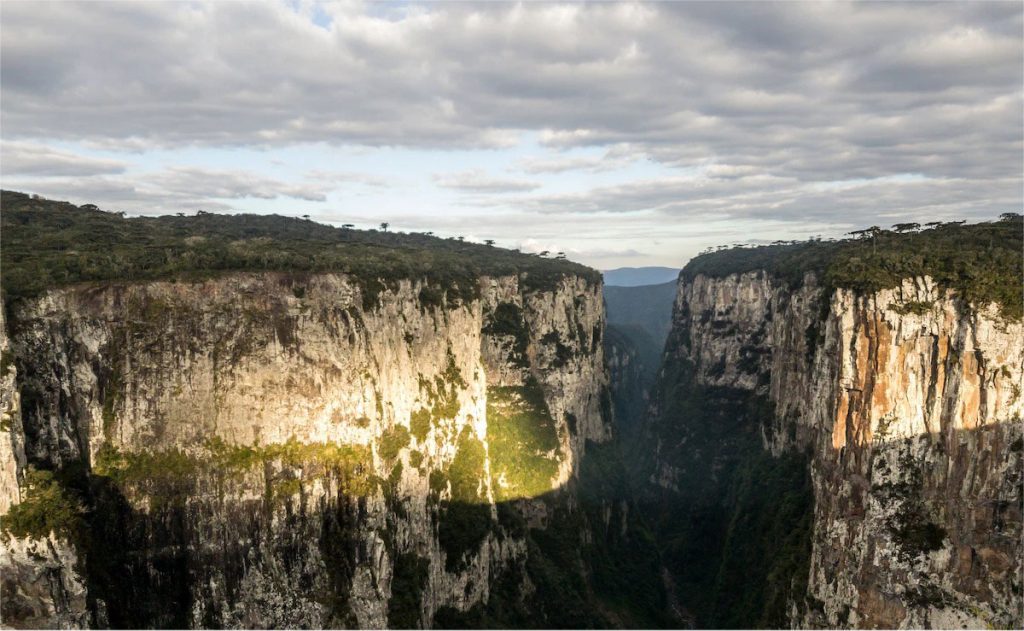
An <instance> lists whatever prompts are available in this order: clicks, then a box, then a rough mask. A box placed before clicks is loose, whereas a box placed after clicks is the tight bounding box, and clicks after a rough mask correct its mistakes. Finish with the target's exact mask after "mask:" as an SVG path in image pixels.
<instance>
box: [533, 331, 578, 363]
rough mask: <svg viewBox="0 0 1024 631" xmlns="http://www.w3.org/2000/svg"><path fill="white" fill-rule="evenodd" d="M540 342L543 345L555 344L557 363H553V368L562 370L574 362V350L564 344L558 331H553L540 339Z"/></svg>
mask: <svg viewBox="0 0 1024 631" xmlns="http://www.w3.org/2000/svg"><path fill="white" fill-rule="evenodd" d="M581 339H582V338H581ZM540 341H541V343H542V344H553V345H554V347H555V361H553V362H552V363H551V367H552V368H562V367H563V366H565V365H566V364H568V363H569V362H570V361H571V360H572V358H573V352H572V349H571V348H569V347H568V346H566V345H565V344H563V343H562V336H561V335H559V334H558V331H551V332H550V333H548V334H546V335H545V336H544V337H542V338H540Z"/></svg>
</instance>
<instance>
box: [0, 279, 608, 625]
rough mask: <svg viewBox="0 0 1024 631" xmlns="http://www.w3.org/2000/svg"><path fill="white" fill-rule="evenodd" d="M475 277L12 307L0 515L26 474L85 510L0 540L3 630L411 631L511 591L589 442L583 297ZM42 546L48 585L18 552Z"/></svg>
mask: <svg viewBox="0 0 1024 631" xmlns="http://www.w3.org/2000/svg"><path fill="white" fill-rule="evenodd" d="M479 282H480V292H479V298H477V299H474V300H469V301H466V302H461V301H459V300H455V299H452V301H451V302H449V301H448V299H446V298H444V297H443V293H442V292H439V291H436V290H435V289H434V288H432V287H429V286H423V285H421V284H419V283H413V282H409V281H401V282H399V283H398V285H397V289H385V290H383V291H381V292H380V293H379V294H377V295H368V294H367V293H366V291H365V290H363V289H361V288H360V287H361V286H360V285H358V284H355V283H352V282H350V281H349V280H348V279H347V278H346V277H345V276H343V275H333V274H318V275H296V274H270V273H247V274H242V273H238V274H230V275H225V276H222V277H220V278H218V279H215V280H208V281H204V282H194V283H181V282H151V283H144V284H127V285H112V284H103V285H98V286H94V287H84V286H79V287H74V288H67V289H56V290H50V291H48V292H46V293H44V294H43V295H42V296H40V297H38V298H34V299H30V300H24V301H20V302H18V303H17V304H16V305H15V307H14V309H13V314H12V315H13V317H12V318H11V322H9V323H8V324H7V327H6V328H7V331H6V332H5V337H4V338H3V344H4V346H5V348H6V347H7V345H8V344H9V351H7V352H5V355H4V357H5V358H10V360H11V361H10V362H9V363H10V367H9V368H5V372H4V377H3V378H4V381H3V384H2V385H3V387H4V390H3V397H4V398H3V403H4V406H5V412H4V413H5V424H4V432H3V433H2V434H0V439H2V440H0V455H2V456H3V457H4V458H3V463H2V465H3V470H2V473H0V483H2V485H3V498H2V500H0V501H2V502H4V505H3V510H4V511H7V510H8V509H9V508H11V506H12V505H13V506H14V507H15V508H17V507H18V506H20V507H21V509H20V510H21V512H20V513H9V516H10V515H15V514H18V515H26V514H34V513H32V511H33V510H34V509H36V508H44V507H43V506H41V505H39V506H36V504H38V503H39V502H41V501H42V500H40V499H39V498H38V497H35V496H33V494H32V493H31V492H30V490H29V489H28V488H27V487H26V480H27V479H28V478H27V476H31V475H32V474H33V472H35V471H56V472H58V474H60V475H58V478H59V482H60V484H61V485H62V487H63V488H65V489H67V490H68V494H67V497H76V498H86V500H87V501H85V503H86V504H87V507H86V509H85V510H84V511H81V516H80V518H76V519H78V521H76V522H74V523H72V524H70V525H69V527H68V528H67V533H66V536H65V537H63V538H58V537H56V536H50V537H49V538H48V539H43V540H42V541H43V542H44V543H40V539H38V538H37V539H35V540H34V542H33V540H32V539H31V538H30V537H21V538H19V537H10V536H8V537H7V538H6V540H5V543H4V556H3V558H2V561H3V564H4V568H3V570H4V571H3V574H4V581H5V583H4V602H5V604H4V612H3V614H4V615H3V617H4V622H5V623H7V624H22V625H26V624H42V623H43V621H44V619H45V618H46V616H47V615H49V616H50V618H49V623H51V624H61V625H84V624H95V625H103V626H105V625H113V626H140V627H145V626H176V627H211V626H225V627H231V626H244V627H276V626H301V627H331V626H358V627H363V628H367V627H372V628H376V627H383V626H386V625H391V626H428V625H430V624H432V623H433V622H434V621H435V615H442V614H443V615H445V616H448V617H449V618H450V617H451V616H457V615H459V614H460V612H467V611H468V610H470V609H473V608H474V606H476V607H480V606H481V605H483V604H485V603H488V602H489V601H491V600H493V599H494V597H495V594H494V592H495V590H496V589H500V590H501V591H502V594H501V597H502V598H511V597H513V596H514V598H513V600H515V599H518V600H519V601H523V600H524V599H526V598H527V597H529V595H530V593H531V590H532V589H534V587H533V584H534V583H535V581H531V578H530V577H529V570H530V567H531V566H530V563H531V561H530V554H531V553H530V547H531V545H532V544H531V539H530V536H529V534H528V533H531V532H534V529H540V530H542V529H544V528H545V527H546V526H547V525H548V521H549V520H550V519H551V518H552V515H554V514H556V513H559V512H564V511H566V510H569V511H570V512H571V504H572V502H568V503H567V501H566V500H567V497H569V496H572V495H573V493H574V491H572V489H573V488H575V485H576V480H577V478H578V476H579V472H580V466H579V465H580V463H581V460H582V459H583V457H584V454H585V452H586V451H587V445H588V444H590V445H599V444H601V443H604V442H606V441H607V440H608V439H609V438H610V437H611V429H610V425H609V422H610V416H609V411H608V408H609V405H608V403H607V392H606V389H607V376H606V374H605V368H604V358H603V351H602V344H601V336H602V332H603V329H604V314H603V309H602V306H601V294H600V287H599V286H598V285H594V284H591V283H589V282H587V281H585V280H583V279H580V278H578V277H573V276H568V277H566V278H564V279H563V280H562V281H560V283H559V284H558V286H557V288H555V289H554V290H552V291H533V292H526V291H524V290H522V288H521V287H520V283H519V279H518V278H517V277H515V276H509V277H499V278H488V277H483V278H481V279H480V281H479ZM449 295H450V294H449ZM8 336H9V338H10V339H9V341H8V339H7V337H8ZM7 363H8V362H7V360H5V366H6V365H7ZM19 394H20V409H19ZM7 419H10V420H9V421H8V420H7ZM19 481H20V483H21V489H20V490H19V484H18V482H19ZM36 495H38V493H37V494H36ZM609 510H611V507H609ZM616 510H620V509H616ZM610 517H611V514H610V513H609V519H610ZM623 519H624V518H623ZM14 521H15V520H12V519H10V517H9V522H11V523H13V522H14ZM608 523H609V524H611V523H612V522H611V521H609V522H608ZM595 525H596V526H599V527H605V526H607V525H608V524H595ZM612 525H614V524H612ZM585 526H586V527H584V528H582V532H583V534H582V535H581V536H586V532H588V528H589V525H587V524H585ZM616 528H617V526H616ZM46 541H50V545H49V550H50V551H51V552H52V555H51V559H50V560H48V561H47V562H46V563H44V564H43V565H45V566H46V567H48V568H49V569H48V570H46V571H48V572H49V574H48V575H47V576H50V577H52V576H55V575H56V576H62V577H65V578H64V579H62V580H61V581H57V583H59V585H57V586H56V587H54V584H55V583H54V581H53V580H49V582H48V583H47V582H46V581H43V580H42V579H39V578H38V576H35V575H33V576H29V575H28V574H27V572H29V569H28V565H26V564H24V563H22V564H21V565H19V563H21V560H22V559H23V557H25V554H26V553H24V552H23V551H22V548H24V547H25V546H28V545H31V546H36V547H39V546H45V545H47V544H46V543H45V542H46ZM68 541H70V542H71V543H73V544H74V545H71V544H69V543H68ZM19 555H20V556H19ZM23 566H24V567H23ZM34 567H35V569H34V570H33V571H36V572H37V573H38V572H41V571H42V570H40V566H39V564H36V566H34ZM12 568H21V569H20V570H18V571H12ZM44 583H45V585H44ZM497 585H500V587H496V586H497ZM41 586H45V587H46V589H43V588H42V587H41ZM43 592H45V594H44V593H43ZM85 592H87V596H86V595H85ZM68 594H71V596H70V597H69V596H68ZM510 595H511V596H510ZM69 600H73V601H75V602H73V603H70V604H69ZM86 600H87V603H86V602H85V601H86ZM62 603H63V604H62ZM86 605H87V606H86ZM47 607H49V608H50V611H49V613H47V612H46V611H44V610H45V609H46V608H47ZM29 610H34V613H33V616H35V617H32V616H30V615H28V614H26V613H25V612H26V611H29ZM439 611H440V613H439ZM61 616H64V617H63V618H62V617H61Z"/></svg>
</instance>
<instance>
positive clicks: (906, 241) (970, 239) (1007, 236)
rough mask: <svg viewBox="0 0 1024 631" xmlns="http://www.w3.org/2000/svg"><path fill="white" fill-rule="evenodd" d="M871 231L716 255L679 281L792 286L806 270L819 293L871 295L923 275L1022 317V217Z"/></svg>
mask: <svg viewBox="0 0 1024 631" xmlns="http://www.w3.org/2000/svg"><path fill="white" fill-rule="evenodd" d="M893 228H894V229H893V230H883V229H881V228H878V227H877V226H873V227H871V228H868V229H865V230H859V231H856V232H853V233H850V234H852V235H854V236H855V238H850V239H843V240H840V241H816V240H812V241H802V242H799V243H778V244H773V245H765V246H758V247H740V248H728V249H720V250H718V251H715V252H708V253H705V254H702V255H700V256H698V257H696V258H694V259H692V260H691V261H690V262H689V263H688V264H687V265H686V267H685V268H684V269H683V271H682V276H683V277H684V278H687V279H692V278H693V277H695V276H697V275H698V274H703V275H705V276H713V277H722V276H728V275H729V274H736V273H743V272H751V271H756V270H765V271H767V272H768V273H769V274H771V275H772V276H774V277H776V278H778V279H781V280H783V281H785V282H787V283H788V284H789V285H790V286H796V285H798V284H799V283H800V282H802V281H803V277H804V275H805V274H807V273H808V272H812V273H815V274H817V275H818V277H819V278H821V279H823V282H824V283H825V285H826V287H849V288H852V289H859V290H863V291H877V290H879V289H886V288H890V287H895V286H897V285H899V283H900V281H902V280H903V279H904V278H909V277H913V276H924V275H928V276H931V277H932V278H934V279H935V280H936V281H937V282H939V283H940V284H941V285H943V286H945V287H947V288H949V289H952V290H954V291H956V292H957V293H959V294H960V295H961V296H962V297H963V298H964V299H965V300H967V301H968V302H971V303H975V304H979V305H980V304H988V303H992V302H995V303H997V304H999V305H1000V306H1001V308H1002V313H1003V315H1004V316H1006V317H1009V318H1013V319H1020V318H1021V317H1022V315H1024V313H1022V310H1024V287H1022V284H1021V273H1022V268H1021V267H1022V261H1024V259H1022V248H1024V217H1022V216H1021V215H1019V214H1016V213H1005V214H1003V215H1001V217H1000V219H999V220H998V221H991V222H983V223H976V224H966V223H964V222H962V221H951V222H945V223H938V222H936V223H929V224H925V226H924V228H923V229H922V227H921V226H919V225H918V224H896V225H895V226H893Z"/></svg>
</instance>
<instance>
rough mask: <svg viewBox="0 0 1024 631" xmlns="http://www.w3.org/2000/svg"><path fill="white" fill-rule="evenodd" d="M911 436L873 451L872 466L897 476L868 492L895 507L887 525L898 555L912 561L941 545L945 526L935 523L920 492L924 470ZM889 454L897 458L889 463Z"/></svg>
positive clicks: (922, 486)
mask: <svg viewBox="0 0 1024 631" xmlns="http://www.w3.org/2000/svg"><path fill="white" fill-rule="evenodd" d="M914 440H915V439H913V438H907V439H903V440H900V441H897V442H896V443H894V444H893V445H892V446H891V447H889V448H888V449H885V450H879V451H878V452H876V456H875V459H874V461H873V462H872V465H873V466H874V467H876V469H877V470H878V471H879V472H880V473H888V472H889V471H890V470H892V471H896V472H898V476H897V479H895V480H887V481H885V482H882V483H880V484H875V485H874V486H872V488H871V493H872V494H873V495H876V496H878V497H879V500H880V501H882V502H883V503H884V504H886V505H889V506H895V507H896V510H895V511H894V513H893V515H892V517H891V518H889V520H888V521H887V522H886V527H887V528H888V530H889V534H891V535H892V538H893V541H895V542H896V544H897V546H898V548H899V553H900V556H902V557H903V558H904V559H907V560H911V559H914V558H916V557H919V556H921V555H925V554H928V553H929V552H934V551H935V550H939V549H941V548H942V545H943V541H944V540H945V539H946V529H945V528H943V527H941V526H939V525H938V524H936V523H934V522H933V521H932V519H931V516H930V514H929V513H930V511H929V510H928V507H927V506H926V504H925V499H924V497H923V494H922V489H923V488H924V473H923V472H922V469H921V462H919V461H918V460H917V459H916V458H915V456H914V454H913V449H912V448H913V441H914ZM890 457H894V458H895V459H896V460H897V461H898V466H895V467H893V466H891V463H890V462H889V459H890Z"/></svg>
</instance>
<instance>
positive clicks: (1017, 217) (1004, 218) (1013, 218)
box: [999, 213, 1024, 221]
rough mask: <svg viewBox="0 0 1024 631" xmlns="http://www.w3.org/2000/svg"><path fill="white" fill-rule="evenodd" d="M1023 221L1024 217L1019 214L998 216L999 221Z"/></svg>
mask: <svg viewBox="0 0 1024 631" xmlns="http://www.w3.org/2000/svg"><path fill="white" fill-rule="evenodd" d="M1022 219H1024V215H1022V214H1020V213H1003V214H1001V215H999V220H1000V221H1021V220H1022Z"/></svg>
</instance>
